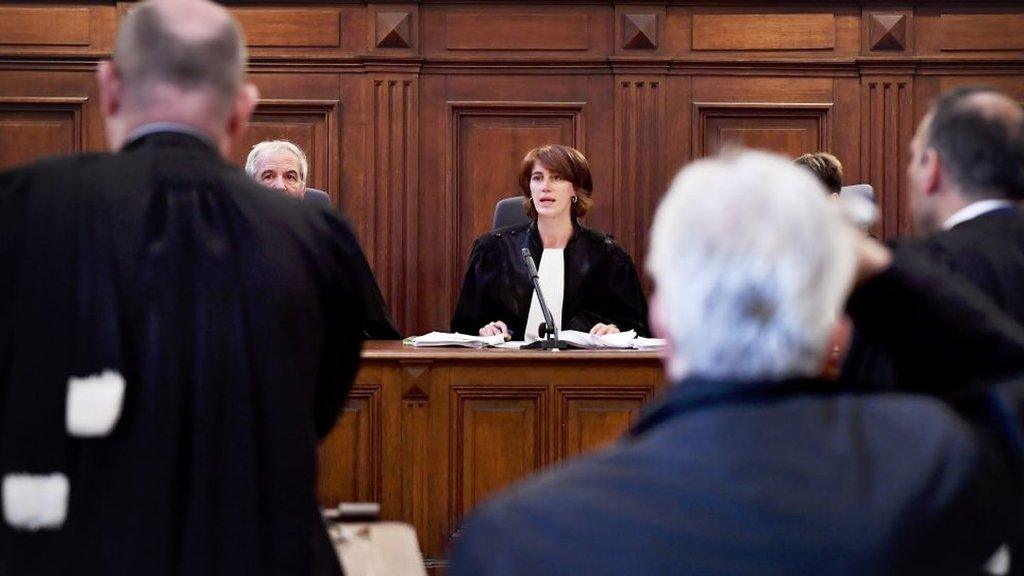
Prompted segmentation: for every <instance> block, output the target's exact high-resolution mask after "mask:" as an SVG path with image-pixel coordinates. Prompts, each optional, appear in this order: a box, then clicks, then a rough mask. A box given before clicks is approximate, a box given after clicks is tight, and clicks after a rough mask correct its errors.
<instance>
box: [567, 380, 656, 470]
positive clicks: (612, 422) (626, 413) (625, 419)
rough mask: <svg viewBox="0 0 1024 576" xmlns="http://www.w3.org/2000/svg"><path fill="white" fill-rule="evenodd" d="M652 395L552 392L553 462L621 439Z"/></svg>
mask: <svg viewBox="0 0 1024 576" xmlns="http://www.w3.org/2000/svg"><path fill="white" fill-rule="evenodd" d="M652 393H653V389H652V388H629V389H627V388H596V387H595V388H562V387H559V388H556V390H555V403H556V408H555V410H556V413H557V415H558V418H559V427H558V430H559V432H558V435H557V437H556V443H555V455H556V458H557V459H564V458H571V457H573V456H577V455H579V454H582V453H583V452H587V451H590V450H593V449H596V448H599V447H601V446H604V445H605V444H608V443H610V442H613V441H614V440H616V439H617V438H619V437H620V436H622V434H623V432H625V431H626V430H628V429H629V426H630V424H631V423H632V422H633V421H635V420H636V418H637V417H638V415H639V414H640V408H641V406H642V405H643V403H644V402H646V401H647V399H648V398H649V397H650V395H651V394H652Z"/></svg>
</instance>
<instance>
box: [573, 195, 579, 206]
mask: <svg viewBox="0 0 1024 576" xmlns="http://www.w3.org/2000/svg"><path fill="white" fill-rule="evenodd" d="M579 201H580V198H579V196H573V197H572V203H573V204H575V203H577V202H579Z"/></svg>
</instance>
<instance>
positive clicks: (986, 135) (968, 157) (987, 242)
mask: <svg viewBox="0 0 1024 576" xmlns="http://www.w3.org/2000/svg"><path fill="white" fill-rule="evenodd" d="M910 152H911V158H910V162H909V164H908V166H907V184H908V188H909V193H908V200H909V205H910V215H911V218H912V221H913V224H914V230H915V232H916V233H917V235H918V236H917V237H916V238H912V239H904V240H901V241H900V242H899V243H898V245H899V248H900V249H901V250H904V251H906V252H908V254H912V255H915V256H917V257H920V258H923V259H925V260H928V261H930V262H932V263H935V264H937V265H939V266H941V267H943V268H945V269H947V270H949V271H951V272H952V273H954V274H955V275H957V276H958V277H960V278H962V279H964V280H966V281H968V282H970V283H971V284H973V285H974V286H975V287H976V288H978V289H979V290H981V291H982V292H983V293H984V294H985V295H986V296H988V297H989V298H990V299H992V301H993V302H995V303H996V305H997V306H999V308H1000V309H1002V310H1003V311H1004V312H1005V313H1006V314H1008V315H1009V316H1010V317H1012V318H1013V319H1014V320H1016V321H1017V322H1020V323H1024V215H1022V214H1021V212H1020V208H1019V206H1018V202H1019V201H1020V200H1022V199H1024V111H1022V109H1021V107H1020V105H1019V104H1017V103H1016V102H1015V101H1013V100H1012V99H1011V98H1009V97H1007V96H1006V95H1004V94H1001V93H999V92H997V91H995V90H993V89H991V88H984V87H971V86H969V87H963V88H959V89H955V90H952V91H950V92H948V93H946V94H943V95H942V96H941V97H940V98H939V99H938V100H937V101H936V102H935V103H934V104H933V105H932V106H931V108H930V110H929V111H928V113H927V114H926V115H925V117H924V119H923V120H922V121H921V123H920V125H918V128H917V132H916V134H915V135H914V138H913V140H912V142H911V145H910ZM841 378H842V380H843V381H844V382H845V383H846V384H848V385H856V386H874V387H879V388H894V387H897V386H906V385H908V384H909V383H908V382H898V381H899V380H900V379H901V378H902V376H901V375H900V374H899V373H898V370H897V369H896V368H895V367H894V366H893V362H892V361H891V360H890V359H889V358H888V355H887V354H886V352H885V351H883V350H881V349H880V347H879V346H878V345H877V344H876V343H875V342H873V341H872V339H870V338H867V337H865V336H864V335H862V334H860V333H859V332H858V333H857V335H856V337H855V338H854V339H853V343H852V345H851V347H850V351H849V354H848V355H847V358H846V361H845V362H844V365H843V371H842V376H841ZM928 380H930V378H926V379H925V380H924V381H925V382H927V381H928Z"/></svg>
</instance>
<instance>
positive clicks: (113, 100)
mask: <svg viewBox="0 0 1024 576" xmlns="http://www.w3.org/2000/svg"><path fill="white" fill-rule="evenodd" d="M96 82H97V84H99V87H100V114H102V115H103V117H104V118H109V117H111V116H117V114H118V113H119V112H120V111H121V100H122V96H121V79H120V78H119V77H118V75H117V69H116V68H114V63H113V62H111V61H110V60H102V61H100V64H99V66H97V67H96Z"/></svg>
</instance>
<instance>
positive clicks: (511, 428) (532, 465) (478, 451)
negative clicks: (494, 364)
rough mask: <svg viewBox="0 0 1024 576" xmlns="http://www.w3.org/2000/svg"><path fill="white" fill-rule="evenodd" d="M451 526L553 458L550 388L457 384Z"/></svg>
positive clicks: (454, 393)
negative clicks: (548, 421) (549, 437)
mask: <svg viewBox="0 0 1024 576" xmlns="http://www.w3.org/2000/svg"><path fill="white" fill-rule="evenodd" d="M450 390H451V395H452V399H451V411H452V420H451V430H452V437H451V443H452V444H451V449H450V453H451V458H452V463H451V469H452V478H451V482H452V487H451V498H452V500H451V502H452V504H451V507H450V509H449V510H450V525H451V526H456V525H458V524H459V523H460V522H461V520H462V518H463V517H464V515H465V514H466V513H467V512H468V511H469V510H470V509H471V508H473V506H475V505H476V504H477V503H479V502H481V501H482V500H483V499H484V498H486V497H487V496H488V495H490V494H492V493H494V492H495V491H497V490H499V489H501V488H503V487H505V486H507V485H509V484H511V483H512V482H514V481H516V480H519V479H522V478H523V477H525V476H527V475H529V474H530V473H532V472H535V471H537V470H539V469H540V468H541V467H542V466H543V465H544V464H545V463H546V462H547V461H548V459H549V455H548V450H547V444H548V439H547V436H548V427H547V425H546V424H547V418H548V416H547V410H548V407H547V402H548V399H547V395H548V391H547V387H546V386H536V385H535V386H530V385H523V386H507V385H506V386H492V385H476V386H474V385H463V384H453V385H452V387H451V389H450Z"/></svg>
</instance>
